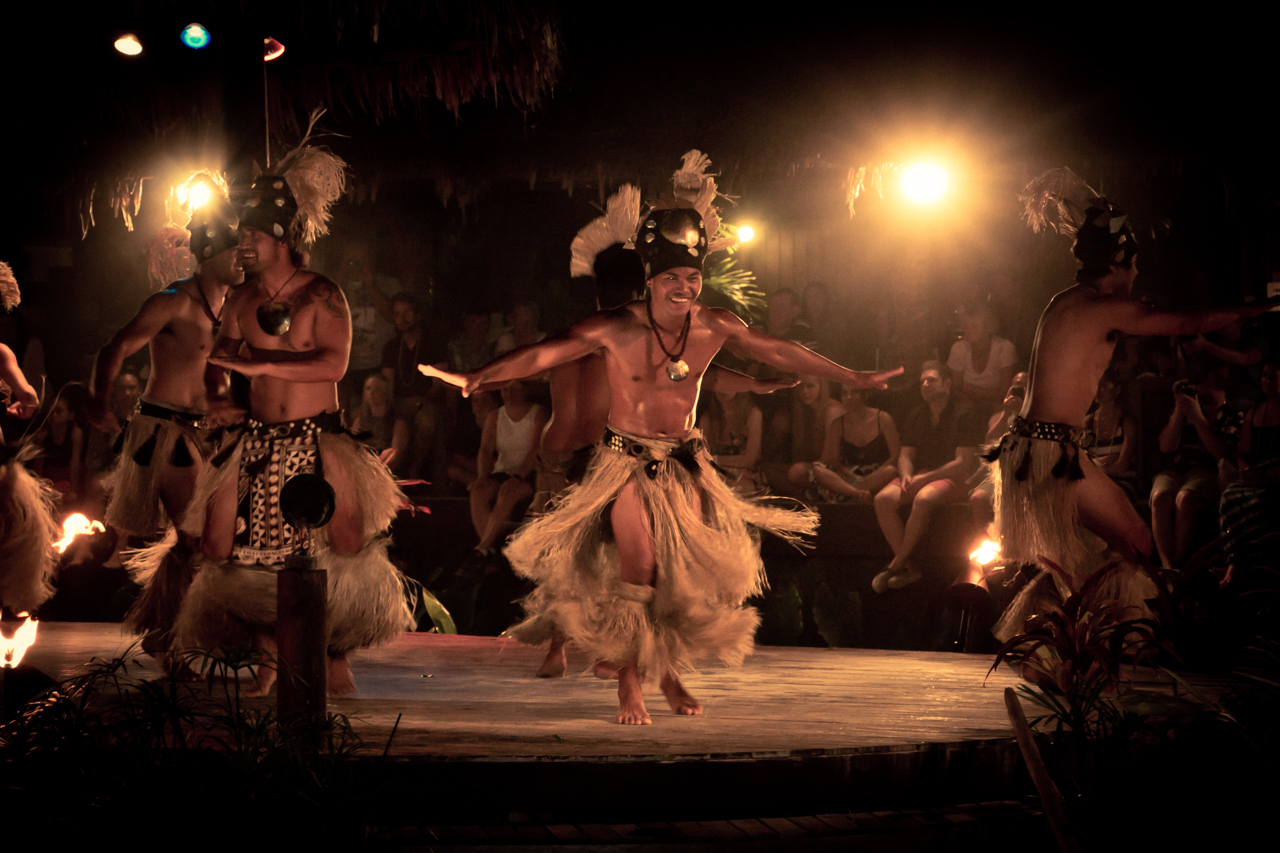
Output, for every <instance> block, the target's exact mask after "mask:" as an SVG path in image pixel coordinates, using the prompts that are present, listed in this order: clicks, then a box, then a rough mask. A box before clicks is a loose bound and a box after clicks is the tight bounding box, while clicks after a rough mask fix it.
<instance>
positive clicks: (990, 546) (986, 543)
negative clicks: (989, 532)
mask: <svg viewBox="0 0 1280 853" xmlns="http://www.w3.org/2000/svg"><path fill="white" fill-rule="evenodd" d="M999 556H1000V544H999V543H998V542H992V541H991V540H990V539H984V540H983V541H982V544H981V545H979V546H978V550H976V551H974V552H973V553H972V554H970V555H969V559H970V560H973V561H974V562H975V563H977V564H978V565H979V566H985V565H987V564H988V563H990V562H991V561H992V560H994V559H995V558H996V557H999Z"/></svg>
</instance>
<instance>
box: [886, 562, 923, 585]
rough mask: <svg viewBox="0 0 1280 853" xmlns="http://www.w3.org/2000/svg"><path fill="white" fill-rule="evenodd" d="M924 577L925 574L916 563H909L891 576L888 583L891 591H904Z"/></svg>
mask: <svg viewBox="0 0 1280 853" xmlns="http://www.w3.org/2000/svg"><path fill="white" fill-rule="evenodd" d="M923 577H924V573H923V572H921V571H920V569H919V567H918V566H916V564H915V563H911V562H908V563H907V564H906V565H905V566H904V567H902V568H901V569H900V570H899V571H896V572H894V573H893V574H891V575H889V578H888V581H887V583H888V585H889V589H903V588H905V587H908V586H911V585H912V584H913V583H915V582H916V581H918V580H920V579H921V578H923Z"/></svg>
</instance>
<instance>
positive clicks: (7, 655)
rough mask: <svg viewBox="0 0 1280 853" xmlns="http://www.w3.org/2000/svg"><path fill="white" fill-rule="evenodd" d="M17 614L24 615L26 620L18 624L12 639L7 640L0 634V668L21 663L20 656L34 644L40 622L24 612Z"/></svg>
mask: <svg viewBox="0 0 1280 853" xmlns="http://www.w3.org/2000/svg"><path fill="white" fill-rule="evenodd" d="M18 615H19V616H23V617H26V621H24V622H23V623H22V624H21V625H19V626H18V630H17V631H16V632H14V635H13V639H12V640H9V639H6V638H5V637H4V635H0V668H10V667H16V666H17V665H18V664H20V663H22V656H23V655H25V654H26V653H27V649H29V648H31V646H32V645H34V644H35V641H36V627H37V626H38V625H39V624H40V623H39V622H37V621H36V620H35V619H32V618H31V617H30V616H29V615H28V614H26V613H19V614H18Z"/></svg>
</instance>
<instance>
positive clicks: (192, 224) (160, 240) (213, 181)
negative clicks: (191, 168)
mask: <svg viewBox="0 0 1280 853" xmlns="http://www.w3.org/2000/svg"><path fill="white" fill-rule="evenodd" d="M164 208H165V213H166V214H167V215H168V217H169V221H168V223H166V224H165V226H164V227H163V228H161V229H160V230H159V231H158V232H156V236H155V237H154V238H153V239H152V241H151V245H150V246H148V247H147V277H148V278H150V279H151V284H152V288H153V289H155V290H160V289H163V288H165V287H168V286H169V285H170V284H171V283H173V282H175V281H178V280H179V279H183V278H186V277H187V275H188V274H189V271H190V261H189V260H188V255H195V256H196V263H200V262H201V261H205V260H208V259H209V258H212V257H213V256H214V255H217V254H220V253H221V252H225V251H226V250H227V249H231V248H234V247H235V245H236V244H237V243H238V242H239V241H240V233H239V230H238V228H237V225H238V217H237V216H236V213H235V210H234V208H232V207H231V199H230V188H229V187H228V186H227V179H226V177H225V176H224V175H223V174H222V173H221V172H216V171H211V170H208V169H200V170H197V171H195V172H192V173H191V174H190V175H188V176H187V178H186V180H184V181H182V183H180V184H178V185H177V186H176V187H174V188H173V189H172V190H171V191H170V192H169V198H168V199H166V200H165V204H164ZM182 220H186V222H187V224H186V226H185V227H183V226H181V225H179V224H178V222H180V221H182Z"/></svg>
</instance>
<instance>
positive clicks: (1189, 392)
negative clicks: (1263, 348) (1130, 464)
mask: <svg viewBox="0 0 1280 853" xmlns="http://www.w3.org/2000/svg"><path fill="white" fill-rule="evenodd" d="M1173 399H1174V406H1173V414H1171V415H1170V416H1169V422H1168V423H1167V424H1165V426H1164V429H1162V430H1160V451H1161V452H1162V453H1165V454H1168V455H1171V456H1172V457H1173V463H1172V465H1170V467H1169V468H1168V469H1166V470H1164V471H1161V472H1160V473H1159V474H1157V475H1156V477H1155V481H1154V482H1153V483H1152V484H1151V534H1152V537H1153V538H1154V539H1155V544H1156V552H1157V553H1158V554H1159V555H1160V563H1161V565H1163V566H1164V567H1165V568H1166V569H1181V568H1182V566H1183V565H1184V564H1185V563H1186V560H1187V558H1188V557H1189V556H1191V543H1193V542H1194V541H1195V538H1196V534H1197V533H1204V532H1205V531H1204V530H1203V528H1201V529H1198V528H1197V525H1196V521H1197V516H1198V515H1199V514H1200V513H1202V512H1203V511H1204V510H1206V509H1210V508H1212V507H1216V506H1217V505H1218V499H1219V497H1220V496H1221V492H1222V490H1221V476H1220V469H1221V466H1222V463H1223V462H1224V461H1225V462H1227V463H1228V464H1229V461H1230V459H1231V458H1232V457H1233V456H1235V452H1236V444H1237V443H1238V442H1239V440H1240V429H1241V422H1242V420H1243V418H1242V416H1241V414H1240V413H1239V412H1237V411H1235V410H1234V409H1232V407H1230V406H1228V405H1226V400H1227V395H1226V389H1225V387H1224V386H1223V384H1222V383H1221V382H1220V381H1214V380H1213V379H1212V378H1210V379H1207V380H1206V381H1205V382H1202V383H1200V385H1199V386H1198V387H1197V386H1195V385H1191V384H1190V383H1188V382H1178V383H1175V384H1174V386H1173ZM1233 479H1234V477H1233ZM1202 538H1210V539H1211V538H1213V537H1212V536H1208V537H1202Z"/></svg>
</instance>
